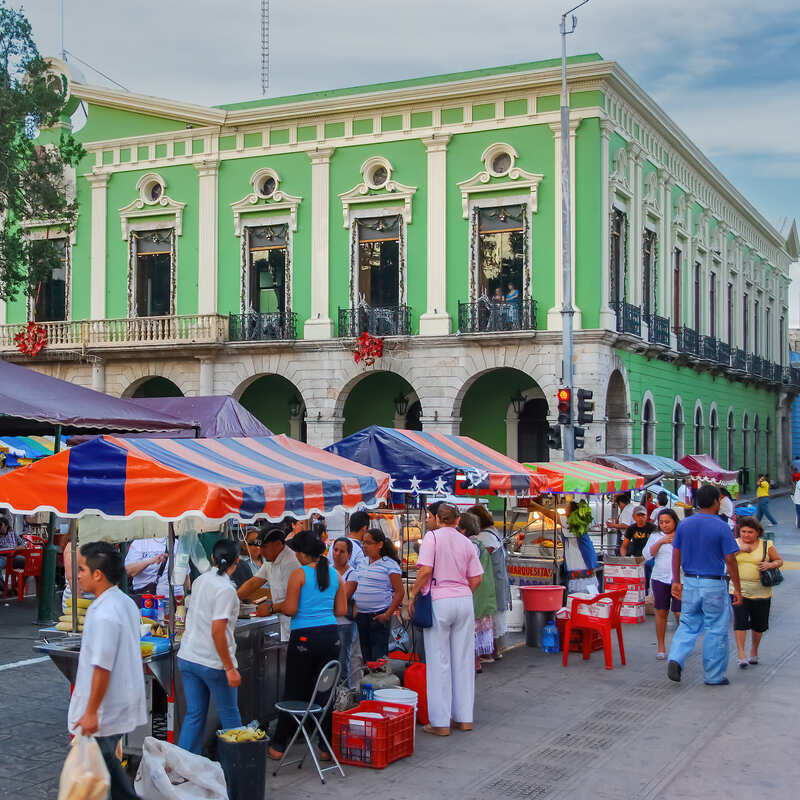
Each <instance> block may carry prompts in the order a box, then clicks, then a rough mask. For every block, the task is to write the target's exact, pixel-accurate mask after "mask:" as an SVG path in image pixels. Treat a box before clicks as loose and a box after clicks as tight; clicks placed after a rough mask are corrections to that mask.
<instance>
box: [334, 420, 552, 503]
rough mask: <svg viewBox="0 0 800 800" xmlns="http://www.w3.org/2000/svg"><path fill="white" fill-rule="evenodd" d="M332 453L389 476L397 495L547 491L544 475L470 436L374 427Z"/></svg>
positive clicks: (339, 445) (348, 437)
mask: <svg viewBox="0 0 800 800" xmlns="http://www.w3.org/2000/svg"><path fill="white" fill-rule="evenodd" d="M326 450H328V451H329V452H331V453H335V454H336V455H338V456H342V457H343V458H349V459H351V460H352V461H357V462H358V463H359V464H364V465H366V466H369V467H372V468H373V469H379V470H381V472H388V473H389V474H390V475H391V476H392V483H391V487H390V489H391V491H393V492H411V493H413V494H448V493H450V494H466V493H469V492H471V491H474V490H475V489H478V490H481V489H483V490H489V491H492V492H497V493H498V494H526V495H527V494H539V493H540V492H542V491H545V490H546V489H547V479H546V478H545V477H544V476H541V475H536V474H534V473H532V472H531V471H530V470H527V469H525V467H524V466H523V465H522V464H520V463H519V462H518V461H514V460H513V459H511V458H508V457H507V456H504V455H502V454H501V453H498V452H497V451H496V450H492V448H491V447H487V446H486V445H485V444H481V443H480V442H477V441H475V440H474V439H470V438H469V436H454V435H452V434H447V433H429V432H423V431H409V430H401V429H398V428H382V427H380V426H378V425H370V427H368V428H364V430H362V431H359V432H358V433H354V434H352V435H351V436H347V437H346V438H344V439H341V440H340V441H338V442H336V443H334V444H332V445H330V446H329V447H327V448H326Z"/></svg>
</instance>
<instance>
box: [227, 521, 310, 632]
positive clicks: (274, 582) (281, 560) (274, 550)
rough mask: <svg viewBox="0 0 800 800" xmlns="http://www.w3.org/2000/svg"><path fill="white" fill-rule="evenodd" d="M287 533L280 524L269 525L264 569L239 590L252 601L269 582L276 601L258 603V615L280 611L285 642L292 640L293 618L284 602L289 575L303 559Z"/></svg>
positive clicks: (263, 546)
mask: <svg viewBox="0 0 800 800" xmlns="http://www.w3.org/2000/svg"><path fill="white" fill-rule="evenodd" d="M285 540H286V533H285V532H284V531H283V530H282V529H281V528H278V527H272V528H267V529H266V530H265V531H264V532H263V533H262V534H261V537H260V540H259V543H260V545H261V556H262V558H263V559H264V563H263V564H262V565H261V569H259V570H258V572H257V573H256V574H255V575H254V576H253V577H252V578H250V580H247V581H245V582H244V583H243V584H242V585H241V586H240V587H239V590H238V592H237V593H238V595H239V599H240V600H250V599H251V598H254V597H257V596H258V594H259V592H260V590H261V589H262V588H263V587H264V583H265V582H267V583H269V589H270V595H271V597H272V602H270V601H265V602H263V603H261V604H260V605H259V606H258V609H257V611H256V614H257V615H258V616H259V617H266V616H269V615H270V614H273V613H274V614H277V615H278V619H279V620H280V622H281V641H282V642H288V641H289V633H290V629H289V626H290V625H291V621H292V618H291V617H287V616H286V615H285V614H282V613H281V610H282V606H283V601H284V600H286V589H287V587H288V586H289V576H290V575H291V574H292V572H294V571H295V570H296V569H299V568H300V562H299V561H298V560H297V556H296V555H295V554H294V551H293V550H291V549H289V548H288V547H287V546H286V544H285Z"/></svg>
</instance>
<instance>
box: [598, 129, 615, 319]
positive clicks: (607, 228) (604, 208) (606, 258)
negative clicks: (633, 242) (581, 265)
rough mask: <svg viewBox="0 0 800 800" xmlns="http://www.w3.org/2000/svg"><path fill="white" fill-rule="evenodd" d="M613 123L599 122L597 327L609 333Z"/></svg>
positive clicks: (610, 314)
mask: <svg viewBox="0 0 800 800" xmlns="http://www.w3.org/2000/svg"><path fill="white" fill-rule="evenodd" d="M613 130H614V123H613V122H612V121H611V120H610V119H603V120H600V148H601V150H600V192H601V199H600V219H601V230H600V263H601V265H602V266H601V270H602V274H601V276H600V285H601V290H600V291H601V293H602V297H601V298H600V323H599V327H600V328H602V329H605V330H609V331H615V330H616V329H617V317H616V315H615V313H614V312H613V311H612V310H611V307H610V306H609V305H608V302H609V298H610V297H611V208H610V198H609V188H608V178H609V174H608V173H609V159H610V157H611V156H610V152H609V142H610V140H611V132H612V131H613Z"/></svg>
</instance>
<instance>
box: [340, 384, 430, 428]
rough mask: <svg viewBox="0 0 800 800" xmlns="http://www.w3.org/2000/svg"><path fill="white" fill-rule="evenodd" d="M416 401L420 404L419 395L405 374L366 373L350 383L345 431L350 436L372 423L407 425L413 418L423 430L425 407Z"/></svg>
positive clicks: (414, 422)
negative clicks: (415, 407) (423, 408)
mask: <svg viewBox="0 0 800 800" xmlns="http://www.w3.org/2000/svg"><path fill="white" fill-rule="evenodd" d="M415 404H416V405H417V406H419V399H418V398H417V394H416V392H415V391H414V387H413V386H411V384H410V383H409V382H408V381H407V380H406V379H405V378H403V377H401V376H400V375H398V374H397V373H395V372H369V373H366V374H364V375H363V376H362V377H360V378H359V379H358V380H357V381H356V383H355V384H353V385H352V386H351V387H350V390H349V392H348V394H347V398H346V399H345V401H344V408H343V411H342V416H343V417H344V425H343V428H342V435H343V436H350V434H352V433H356V432H357V431H360V430H362V429H363V428H367V427H369V426H370V425H381V426H382V427H384V428H394V427H398V428H405V427H407V426H408V423H409V419H410V421H411V422H412V423H413V424H415V425H416V426H418V427H416V428H415V429H416V430H421V429H422V426H421V424H420V422H419V418H420V416H421V415H422V408H421V407H420V408H419V409H414V405H415ZM410 412H413V413H410Z"/></svg>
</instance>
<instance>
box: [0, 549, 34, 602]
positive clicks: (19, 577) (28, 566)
mask: <svg viewBox="0 0 800 800" xmlns="http://www.w3.org/2000/svg"><path fill="white" fill-rule="evenodd" d="M17 555H20V556H22V557H23V558H24V559H25V566H24V567H14V568H12V569H9V564H7V565H6V585H5V591H4V597H8V592H9V588H10V587H11V581H12V580H14V581H16V584H17V599H18V600H19V602H20V603H21V602H22V601H23V599H24V597H25V581H26V580H27V579H28V578H30V577H33V578H36V593H37V595H38V593H39V591H40V590H41V580H42V561H43V559H44V548H43V547H29V548H28V549H27V550H24V551H20V552H18V553H17Z"/></svg>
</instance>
